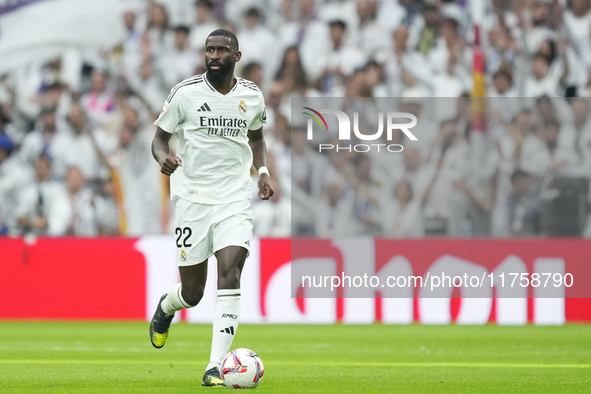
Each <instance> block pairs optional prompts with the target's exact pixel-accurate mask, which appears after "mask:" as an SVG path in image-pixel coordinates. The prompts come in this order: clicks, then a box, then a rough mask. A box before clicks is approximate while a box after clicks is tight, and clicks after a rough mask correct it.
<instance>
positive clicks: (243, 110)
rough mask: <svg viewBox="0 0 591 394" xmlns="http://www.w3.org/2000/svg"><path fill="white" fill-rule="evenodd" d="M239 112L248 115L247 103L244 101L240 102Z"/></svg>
mask: <svg viewBox="0 0 591 394" xmlns="http://www.w3.org/2000/svg"><path fill="white" fill-rule="evenodd" d="M238 111H240V112H241V113H243V114H245V113H246V103H245V102H244V100H240V105H238Z"/></svg>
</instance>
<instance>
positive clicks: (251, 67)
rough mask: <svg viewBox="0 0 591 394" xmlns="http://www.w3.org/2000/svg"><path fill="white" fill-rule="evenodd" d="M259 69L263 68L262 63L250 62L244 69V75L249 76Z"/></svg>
mask: <svg viewBox="0 0 591 394" xmlns="http://www.w3.org/2000/svg"><path fill="white" fill-rule="evenodd" d="M257 68H261V64H260V63H257V62H250V63H248V64H247V65H246V66H244V68H243V69H242V74H244V75H245V76H246V75H249V74H250V73H251V72H253V71H254V70H255V69H257Z"/></svg>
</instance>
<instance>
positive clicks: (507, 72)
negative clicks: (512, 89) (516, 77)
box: [493, 67, 513, 84]
mask: <svg viewBox="0 0 591 394" xmlns="http://www.w3.org/2000/svg"><path fill="white" fill-rule="evenodd" d="M498 77H505V78H507V79H508V80H509V83H511V84H513V73H512V72H511V69H510V68H508V67H499V69H498V70H497V71H496V72H495V73H494V74H493V80H494V79H496V78H498Z"/></svg>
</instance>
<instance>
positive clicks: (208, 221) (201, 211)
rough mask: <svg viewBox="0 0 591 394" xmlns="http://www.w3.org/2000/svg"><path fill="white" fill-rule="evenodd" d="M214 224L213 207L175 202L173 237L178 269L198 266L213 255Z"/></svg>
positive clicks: (183, 201) (181, 201) (189, 202)
mask: <svg viewBox="0 0 591 394" xmlns="http://www.w3.org/2000/svg"><path fill="white" fill-rule="evenodd" d="M214 224H215V210H214V206H212V205H204V204H197V203H194V202H191V201H187V200H183V199H179V200H177V202H176V207H175V226H176V227H175V230H174V235H175V244H176V263H177V265H178V266H179V267H185V266H194V265H199V264H201V263H203V262H204V261H207V259H208V258H209V257H211V256H212V255H213V241H212V229H213V227H214Z"/></svg>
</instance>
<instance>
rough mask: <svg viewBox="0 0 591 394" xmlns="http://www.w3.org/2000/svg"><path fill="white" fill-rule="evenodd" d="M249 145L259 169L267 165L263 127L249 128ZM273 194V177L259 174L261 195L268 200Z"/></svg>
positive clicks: (253, 161) (253, 160) (254, 162)
mask: <svg viewBox="0 0 591 394" xmlns="http://www.w3.org/2000/svg"><path fill="white" fill-rule="evenodd" d="M248 145H250V149H251V150H252V163H253V164H254V167H255V168H256V169H257V171H258V170H259V168H261V167H267V145H266V144H265V139H264V138H263V128H262V127H260V128H258V129H257V130H248ZM272 195H273V187H272V186H271V177H270V176H269V174H266V173H261V174H260V176H259V197H260V198H261V199H263V200H268V199H269V198H270V197H271V196H272Z"/></svg>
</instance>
